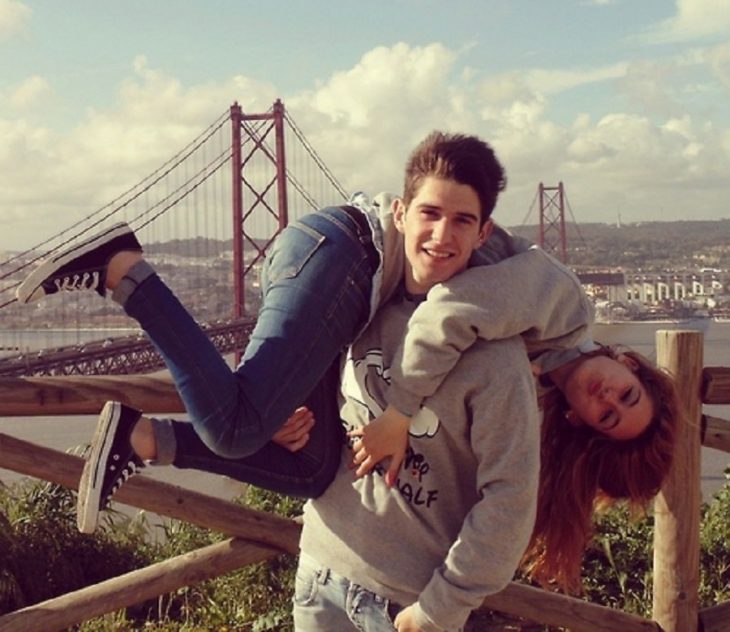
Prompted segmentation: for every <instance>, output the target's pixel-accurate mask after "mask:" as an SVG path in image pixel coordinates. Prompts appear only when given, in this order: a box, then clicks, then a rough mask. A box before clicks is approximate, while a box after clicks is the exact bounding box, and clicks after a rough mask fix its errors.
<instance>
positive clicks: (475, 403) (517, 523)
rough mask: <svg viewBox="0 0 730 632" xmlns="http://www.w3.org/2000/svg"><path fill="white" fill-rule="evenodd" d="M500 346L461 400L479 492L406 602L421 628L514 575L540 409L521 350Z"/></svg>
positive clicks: (462, 610)
mask: <svg viewBox="0 0 730 632" xmlns="http://www.w3.org/2000/svg"><path fill="white" fill-rule="evenodd" d="M520 347H521V345H520ZM502 351H504V355H503V356H502V358H503V364H501V365H500V366H499V367H496V368H494V369H493V370H491V371H487V375H489V376H490V378H489V381H490V384H489V385H487V386H486V387H485V388H484V389H482V390H480V392H479V393H477V394H476V395H475V396H473V397H471V398H470V399H469V401H467V402H466V405H467V409H468V411H469V412H470V415H471V418H472V426H471V437H470V443H471V447H472V450H473V452H474V456H475V458H476V461H477V476H476V481H474V483H475V485H476V489H477V492H478V495H479V500H478V501H477V502H476V504H475V505H474V506H473V508H472V509H471V511H470V512H469V513H468V514H467V516H466V518H465V520H464V522H463V525H462V527H461V530H460V532H459V534H458V536H457V538H456V539H455V541H454V543H453V544H452V545H451V548H450V549H449V551H448V554H447V555H446V558H445V559H444V561H443V564H441V566H439V567H438V568H436V569H435V570H434V573H433V575H432V577H431V580H430V581H429V582H428V584H427V585H426V587H425V588H424V589H423V590H422V591H421V593H420V595H419V598H418V601H417V602H416V603H415V604H413V606H411V608H412V610H411V614H413V616H414V617H415V619H416V621H417V622H418V625H419V627H420V629H422V630H423V631H424V632H430V631H431V630H444V629H455V628H458V627H460V626H462V625H463V624H464V622H465V620H466V618H467V617H468V616H469V613H470V612H471V610H473V609H475V608H477V607H479V606H480V605H481V603H482V602H483V600H484V598H485V597H486V596H487V595H488V594H493V593H496V592H499V591H500V590H502V589H503V588H504V587H505V586H506V585H507V584H508V583H509V582H510V580H511V579H512V577H513V576H514V573H515V570H516V569H517V566H518V564H519V561H520V559H521V557H522V554H523V552H524V550H525V548H526V546H527V543H528V541H529V538H530V535H531V533H532V528H533V524H534V518H535V507H536V498H537V482H538V474H539V450H540V445H539V444H540V430H539V426H540V415H539V411H538V409H537V404H536V399H535V386H534V381H533V379H532V375H531V373H530V369H529V363H528V362H527V359H526V357H524V351H523V350H522V349H521V348H519V349H517V352H519V353H520V354H521V357H519V356H517V353H516V352H515V346H512V347H511V348H507V347H505V348H503V350H502ZM492 362H493V363H494V362H495V360H493V359H492ZM447 386H448V384H447ZM405 537H407V536H405Z"/></svg>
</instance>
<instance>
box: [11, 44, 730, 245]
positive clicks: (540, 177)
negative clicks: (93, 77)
mask: <svg viewBox="0 0 730 632" xmlns="http://www.w3.org/2000/svg"><path fill="white" fill-rule="evenodd" d="M713 54H714V55H715V57H714V58H713V59H716V64H715V66H716V68H717V73H718V74H722V73H727V68H728V66H727V59H728V50H727V49H726V48H721V47H718V48H717V49H715V50H714V53H713ZM690 57H692V56H690ZM459 62H460V56H459V53H458V52H455V51H452V50H450V49H448V48H447V47H445V46H443V45H441V44H432V45H430V46H422V47H414V46H408V45H406V44H396V45H394V46H392V47H378V48H376V49H373V50H371V51H370V52H368V53H366V54H365V55H363V57H362V58H361V59H360V61H359V62H358V63H357V64H355V65H354V66H353V67H352V68H350V69H347V70H343V71H341V72H338V73H336V74H334V75H333V76H332V77H330V78H329V79H328V80H326V81H324V82H322V83H321V84H320V85H317V86H313V87H312V88H311V89H309V90H306V91H302V92H299V93H297V94H290V95H279V94H278V92H277V90H276V88H275V87H274V86H273V85H271V84H268V83H262V82H258V81H255V80H253V79H250V78H248V77H245V76H234V77H230V78H228V79H226V80H224V81H219V82H209V83H205V84H199V85H193V86H186V85H183V84H182V83H181V82H180V81H179V80H178V79H176V78H175V77H173V76H170V75H168V74H166V73H164V72H162V71H160V70H159V69H156V68H155V67H154V66H153V65H151V64H150V63H149V62H148V61H147V60H146V59H145V58H144V57H139V58H137V59H136V60H134V63H133V65H132V68H131V69H130V72H129V76H128V78H127V79H126V80H124V81H123V82H121V83H120V86H119V90H118V94H117V97H116V99H115V102H114V104H113V106H112V107H111V108H108V109H104V110H89V111H88V112H86V113H85V114H84V116H83V118H82V120H81V121H80V122H79V123H78V124H77V125H76V127H75V128H74V129H73V130H71V131H70V132H69V133H66V134H63V135H60V134H57V133H55V132H54V131H52V130H50V129H47V128H45V127H43V125H42V124H39V125H35V126H34V125H33V124H32V123H31V122H29V121H28V120H26V119H21V118H18V119H17V120H3V119H1V118H0V139H1V140H2V142H0V173H1V174H2V177H3V186H2V187H0V214H1V215H0V216H1V218H2V224H3V226H4V227H6V230H4V231H3V233H2V234H0V249H2V248H3V247H9V246H8V243H7V240H8V239H9V238H8V237H7V235H19V234H20V233H21V231H23V230H25V229H26V227H27V226H28V225H29V222H30V220H29V219H28V218H29V217H32V218H33V219H34V220H35V221H36V222H37V225H36V230H40V235H45V234H48V235H50V234H51V231H55V230H57V229H60V228H62V227H64V226H66V225H69V224H71V223H72V221H73V220H74V219H77V218H79V217H82V216H83V215H85V214H86V213H87V212H89V211H90V210H93V209H95V208H98V207H99V206H101V205H102V204H104V203H106V202H108V201H109V200H111V199H112V198H113V197H114V196H115V195H117V194H118V193H120V192H121V191H122V190H124V189H125V188H126V187H127V186H129V185H130V184H132V183H134V182H137V181H138V180H140V179H141V177H143V176H145V175H147V174H149V173H151V172H152V171H153V170H155V169H157V168H158V167H159V166H160V165H161V164H162V163H163V162H164V161H165V160H167V159H168V158H169V157H170V156H171V155H172V154H174V153H175V152H176V151H178V150H179V149H181V148H182V147H183V146H184V145H185V144H187V143H188V142H189V141H190V140H191V139H193V138H194V137H195V136H197V135H198V134H199V133H200V132H201V131H202V130H203V129H204V128H205V127H206V126H208V125H209V124H210V123H212V122H213V121H214V120H215V119H216V118H217V117H218V116H219V115H221V114H222V113H223V112H224V111H225V110H226V108H227V107H228V106H229V105H230V104H231V103H232V102H233V101H234V100H238V101H239V102H240V103H241V104H242V105H243V107H244V109H245V110H247V111H249V112H263V111H266V110H268V108H269V107H270V106H271V104H272V103H273V101H274V100H275V98H276V97H277V96H281V97H282V99H283V101H284V103H285V105H286V107H287V109H288V111H289V113H290V114H291V116H292V117H293V119H294V120H295V121H296V123H297V124H298V126H299V127H300V128H301V130H302V131H303V132H304V134H305V136H306V138H307V140H308V141H309V142H310V143H311V144H312V146H313V147H314V148H315V149H316V151H317V152H318V153H319V154H320V156H322V158H323V160H324V162H325V163H326V165H327V166H328V167H329V168H330V169H331V171H332V172H333V173H334V174H335V175H336V177H337V178H338V179H339V180H340V181H341V182H342V183H343V184H344V185H345V187H346V188H347V189H348V190H351V191H352V190H357V189H361V190H365V191H368V192H371V193H375V192H377V191H379V190H383V189H390V190H396V191H399V190H400V188H401V186H402V170H403V164H404V162H405V160H406V158H407V155H408V152H409V151H410V150H411V149H412V148H413V147H414V145H415V144H416V143H417V142H418V141H419V140H421V139H422V138H423V137H424V136H425V135H426V134H427V133H428V132H429V131H431V130H432V129H448V130H452V131H457V130H458V131H465V132H468V133H475V134H478V135H480V136H481V137H482V138H484V139H486V140H488V141H489V142H490V143H491V144H492V145H493V146H494V147H495V149H496V151H497V154H498V156H499V157H500V159H501V160H502V162H503V163H504V165H505V167H506V170H507V175H508V178H509V185H508V189H507V191H506V193H505V195H504V196H503V199H502V201H501V202H500V204H499V206H498V211H497V215H496V218H497V220H498V221H501V222H503V223H506V224H517V223H520V222H521V221H522V220H523V218H524V217H525V214H526V213H527V211H528V209H529V207H530V204H531V202H532V201H533V199H534V197H535V192H536V190H537V186H538V183H539V182H541V181H542V182H544V183H545V184H546V185H554V184H557V182H559V181H563V182H564V183H565V186H566V191H567V193H568V196H569V200H570V203H571V207H572V209H573V211H574V213H575V216H576V219H577V220H578V221H579V222H580V221H583V222H587V221H612V220H613V219H614V218H615V212H616V204H617V200H619V199H620V200H621V213H622V218H623V220H624V221H627V222H628V221H637V220H639V219H660V217H659V216H658V214H659V212H660V210H659V209H664V210H665V211H664V212H665V215H664V216H663V217H661V218H666V210H667V209H669V210H671V212H672V213H674V217H673V218H679V217H689V216H691V214H690V210H689V209H690V208H691V209H692V212H694V213H697V216H698V217H701V218H716V217H722V216H727V215H728V214H729V213H728V210H727V199H729V198H730V183H728V181H727V178H726V174H727V173H728V172H730V130H728V127H727V125H725V126H723V125H721V124H720V123H718V122H708V120H707V119H705V118H702V117H700V116H699V115H696V114H693V113H692V112H690V111H688V108H686V107H682V103H681V101H680V99H681V94H680V93H679V92H678V91H677V90H676V89H669V88H667V85H666V82H667V80H666V77H663V75H662V73H661V72H658V70H661V68H662V67H660V66H651V65H644V66H642V65H641V64H638V63H637V64H633V65H632V66H630V67H628V66H627V72H626V77H627V79H626V81H627V82H629V83H632V84H633V89H634V91H635V93H636V94H639V95H640V96H642V98H643V99H644V100H645V101H646V102H647V103H649V102H652V100H653V103H654V105H653V108H654V112H653V113H652V114H649V113H646V112H644V111H639V112H638V113H637V112H636V111H635V108H634V109H633V110H628V109H626V110H624V111H620V110H616V111H614V112H612V113H611V114H607V115H604V116H598V115H593V116H592V115H591V114H590V113H589V112H585V113H582V114H580V115H577V116H575V118H574V120H573V121H572V122H570V123H568V124H560V123H557V122H556V121H555V120H554V119H553V118H552V115H551V112H552V111H553V109H554V108H553V105H554V103H553V101H552V100H553V99H555V98H556V95H555V93H554V92H552V91H550V90H549V89H547V88H546V86H547V85H560V86H563V87H564V88H565V87H569V86H574V85H579V84H583V83H591V82H595V81H602V80H606V79H613V78H615V76H616V75H618V74H620V71H621V68H623V66H622V65H621V64H616V65H608V66H605V67H602V68H598V69H596V70H590V69H583V70H579V71H575V70H566V71H553V72H545V71H541V70H539V69H537V70H532V71H529V72H525V73H523V76H522V77H521V78H520V77H519V76H517V75H514V74H506V73H505V74H502V75H498V76H495V77H486V78H485V77H484V76H483V75H481V74H479V73H478V72H476V71H474V70H469V72H465V71H464V69H463V68H462V67H460V65H459ZM677 65H678V66H681V64H677ZM687 68H689V69H691V68H692V66H691V64H688V65H687ZM670 70H672V68H669V69H667V71H666V72H667V74H670ZM551 78H552V79H554V83H553V81H552V79H551ZM642 82H644V83H646V84H647V86H646V89H645V90H644V92H639V91H638V87H637V86H639V85H640V84H641V83H642ZM652 82H654V84H656V85H654V86H653V87H652V88H651V89H650V84H652ZM29 85H31V84H29ZM42 88H43V86H42V82H39V83H38V85H37V90H38V92H42ZM28 93H29V94H32V93H33V90H31V89H30V88H28ZM636 98H637V101H638V98H639V97H638V96H637V97H636ZM657 103H658V104H660V105H662V106H663V107H664V113H663V114H657V113H656V111H657V110H658V109H660V108H659V106H658V105H657ZM672 105H673V106H675V107H670V106H672ZM291 149H293V148H291ZM287 153H288V155H289V156H290V158H291V159H292V160H293V158H294V153H293V151H291V152H290V150H289V149H288V150H287ZM39 165H42V166H43V167H42V169H39ZM290 166H291V167H292V168H296V164H295V163H294V162H292V164H291V165H290ZM299 179H300V180H303V181H304V180H306V177H305V176H303V175H299ZM64 213H66V214H64ZM71 213H75V215H73V216H72V215H71ZM535 220H536V217H535V216H533V218H532V221H535ZM40 235H39V234H36V235H35V236H33V238H39V236H40ZM3 239H5V240H6V241H5V243H3V241H2V240H3ZM14 241H17V238H15V239H14ZM13 245H15V244H13ZM27 245H30V244H27Z"/></svg>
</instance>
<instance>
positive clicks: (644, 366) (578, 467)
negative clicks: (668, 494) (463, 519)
mask: <svg viewBox="0 0 730 632" xmlns="http://www.w3.org/2000/svg"><path fill="white" fill-rule="evenodd" d="M619 353H624V354H625V355H627V356H629V357H630V358H632V359H633V360H634V361H635V362H636V363H637V365H638V369H637V371H636V374H637V376H638V378H639V380H640V381H641V382H642V384H643V385H644V387H645V388H646V390H647V393H648V394H649V396H650V397H651V398H652V400H653V402H654V416H653V418H652V421H651V423H650V424H649V426H648V427H647V429H646V430H645V431H644V432H643V433H642V434H641V435H639V436H638V437H636V438H635V439H632V440H629V441H617V440H614V439H610V438H608V437H606V436H605V435H602V434H600V433H598V432H597V431H595V430H593V429H591V428H589V427H587V426H581V427H578V428H576V427H574V426H571V425H570V424H569V423H568V422H567V421H566V419H565V414H566V412H567V411H568V409H569V406H568V403H567V402H566V400H565V398H564V397H563V395H562V393H561V392H560V391H559V390H558V389H553V390H552V391H550V392H549V393H547V394H546V395H545V397H544V399H543V403H542V408H543V423H542V444H541V455H540V457H541V465H540V485H539V494H538V505H537V519H536V522H535V529H534V531H533V534H532V539H531V541H530V544H529V546H528V549H527V552H526V553H525V556H524V558H523V561H522V566H523V568H524V569H525V570H526V572H527V575H528V577H529V578H531V579H533V580H535V581H537V582H539V583H540V584H541V585H543V586H544V587H550V586H553V587H555V586H557V587H558V588H561V589H562V590H564V591H566V592H572V593H579V592H580V590H581V581H580V567H581V561H582V559H583V552H584V551H585V548H586V546H587V545H588V543H589V542H590V540H591V538H592V537H593V520H592V515H593V511H594V509H602V508H605V507H607V506H610V505H611V504H613V503H614V502H616V501H618V500H625V501H626V502H627V503H628V504H629V505H630V506H631V508H632V509H634V510H642V511H643V510H645V509H646V507H647V505H648V503H649V501H651V499H652V498H653V497H654V496H655V495H656V494H657V492H658V491H659V489H660V487H661V485H662V483H663V481H664V479H665V478H666V476H667V474H668V472H669V469H670V467H671V464H672V454H673V448H674V438H675V431H676V427H677V421H678V419H679V415H680V407H679V401H678V397H677V391H676V387H675V385H674V381H673V379H672V378H671V377H670V376H669V375H668V374H667V373H665V372H663V371H662V370H660V369H658V368H657V367H655V366H654V365H653V364H652V363H651V362H649V360H647V359H646V358H644V356H642V355H640V354H638V353H636V352H633V351H619V350H618V349H616V348H611V347H603V348H601V349H600V350H599V351H596V352H593V354H592V355H597V354H603V355H607V356H609V357H612V358H614V359H615V358H616V357H617V355H619Z"/></svg>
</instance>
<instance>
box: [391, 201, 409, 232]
mask: <svg viewBox="0 0 730 632" xmlns="http://www.w3.org/2000/svg"><path fill="white" fill-rule="evenodd" d="M405 221H406V205H405V204H404V203H403V200H402V199H401V198H398V199H396V200H393V223H394V224H395V228H396V230H397V231H398V232H399V233H404V232H405Z"/></svg>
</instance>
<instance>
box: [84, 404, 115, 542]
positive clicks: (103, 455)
mask: <svg viewBox="0 0 730 632" xmlns="http://www.w3.org/2000/svg"><path fill="white" fill-rule="evenodd" d="M121 412H122V405H121V404H120V403H119V402H107V403H106V404H104V408H102V410H101V413H100V414H99V421H98V422H97V424H96V430H95V431H94V438H93V439H92V443H91V454H89V458H88V460H87V461H86V463H85V464H84V471H83V473H82V474H81V480H80V481H79V494H78V499H77V502H76V524H77V526H78V528H79V531H81V533H94V531H95V530H96V526H97V524H98V523H99V502H100V500H101V488H102V485H103V484H104V464H105V463H106V461H107V458H108V457H109V452H110V450H111V448H112V443H113V442H112V440H111V439H112V438H113V437H114V434H115V433H116V431H117V426H118V425H119V418H120V417H121Z"/></svg>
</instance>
